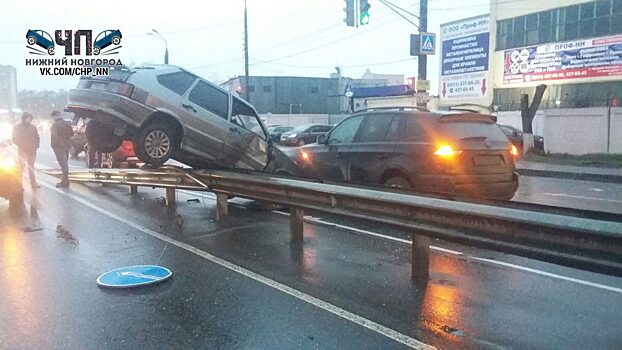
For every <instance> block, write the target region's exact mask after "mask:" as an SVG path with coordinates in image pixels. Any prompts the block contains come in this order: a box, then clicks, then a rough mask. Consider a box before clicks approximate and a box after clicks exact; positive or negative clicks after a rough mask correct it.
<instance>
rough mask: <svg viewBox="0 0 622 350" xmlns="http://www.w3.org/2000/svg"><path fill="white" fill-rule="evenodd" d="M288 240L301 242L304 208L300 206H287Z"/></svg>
mask: <svg viewBox="0 0 622 350" xmlns="http://www.w3.org/2000/svg"><path fill="white" fill-rule="evenodd" d="M289 214H290V215H289V242H290V243H300V242H302V235H303V234H302V232H303V230H304V210H303V209H302V208H297V207H290V208H289Z"/></svg>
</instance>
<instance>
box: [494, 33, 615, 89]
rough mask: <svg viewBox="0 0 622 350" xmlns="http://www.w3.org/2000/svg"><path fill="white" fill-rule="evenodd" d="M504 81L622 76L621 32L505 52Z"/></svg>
mask: <svg viewBox="0 0 622 350" xmlns="http://www.w3.org/2000/svg"><path fill="white" fill-rule="evenodd" d="M503 57H504V60H503V61H504V62H503V84H506V85H510V84H519V83H528V82H541V81H551V80H565V79H585V78H597V77H610V76H622V35H617V36H609V37H600V38H593V39H583V40H574V41H567V42H562V43H552V44H546V45H539V46H530V47H525V48H519V49H514V50H507V51H505V52H504V56H503Z"/></svg>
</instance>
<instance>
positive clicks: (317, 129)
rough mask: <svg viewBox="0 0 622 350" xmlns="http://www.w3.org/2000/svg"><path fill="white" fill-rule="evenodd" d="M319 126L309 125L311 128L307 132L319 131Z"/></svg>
mask: <svg viewBox="0 0 622 350" xmlns="http://www.w3.org/2000/svg"><path fill="white" fill-rule="evenodd" d="M321 129H322V127H321V126H313V127H311V129H310V130H309V132H321V131H322V130H321Z"/></svg>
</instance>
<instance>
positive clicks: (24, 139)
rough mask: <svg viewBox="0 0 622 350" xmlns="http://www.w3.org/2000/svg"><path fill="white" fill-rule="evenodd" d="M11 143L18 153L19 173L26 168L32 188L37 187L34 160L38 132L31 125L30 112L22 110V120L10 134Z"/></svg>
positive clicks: (38, 139) (37, 145)
mask: <svg viewBox="0 0 622 350" xmlns="http://www.w3.org/2000/svg"><path fill="white" fill-rule="evenodd" d="M12 136H13V137H12V140H13V143H14V144H15V145H16V146H17V151H18V154H19V167H20V170H21V174H23V173H24V168H28V180H30V186H31V187H32V188H33V189H36V188H39V184H37V179H36V177H35V160H36V158H37V148H39V141H40V138H39V132H38V131H37V128H36V127H35V126H34V125H32V114H30V113H27V112H24V113H23V114H22V122H21V123H19V124H17V125H15V127H14V128H13V135H12Z"/></svg>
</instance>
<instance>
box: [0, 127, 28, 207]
mask: <svg viewBox="0 0 622 350" xmlns="http://www.w3.org/2000/svg"><path fill="white" fill-rule="evenodd" d="M12 148H13V147H11V141H10V140H8V139H0V197H2V198H4V199H7V200H8V201H9V205H10V206H11V207H14V208H15V207H18V206H20V205H21V204H22V201H23V193H24V191H23V187H22V173H21V171H20V169H19V165H18V162H17V155H16V154H15V152H14V150H13V149H12Z"/></svg>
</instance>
